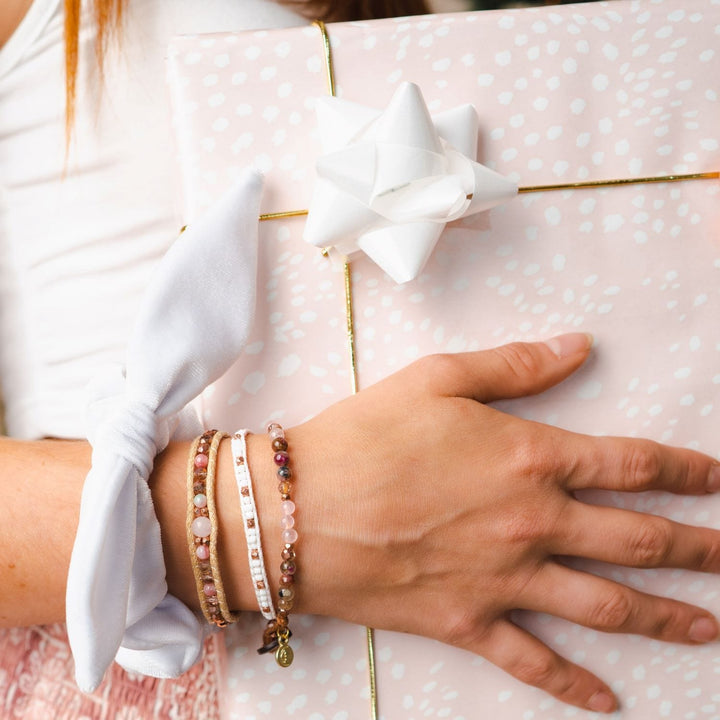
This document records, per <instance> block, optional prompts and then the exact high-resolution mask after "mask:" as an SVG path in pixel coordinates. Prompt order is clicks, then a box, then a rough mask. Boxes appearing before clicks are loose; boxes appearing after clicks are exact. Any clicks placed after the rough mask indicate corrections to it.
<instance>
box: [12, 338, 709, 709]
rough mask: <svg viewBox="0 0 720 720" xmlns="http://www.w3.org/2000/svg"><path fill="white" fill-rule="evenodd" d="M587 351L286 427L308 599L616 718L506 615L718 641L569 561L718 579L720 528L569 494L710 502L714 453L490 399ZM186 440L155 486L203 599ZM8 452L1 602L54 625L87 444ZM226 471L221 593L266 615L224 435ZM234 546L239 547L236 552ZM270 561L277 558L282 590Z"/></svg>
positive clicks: (525, 391) (395, 381) (550, 378)
mask: <svg viewBox="0 0 720 720" xmlns="http://www.w3.org/2000/svg"><path fill="white" fill-rule="evenodd" d="M589 345H590V342H589V339H588V337H587V336H585V335H583V334H572V335H567V336H561V338H559V339H558V338H555V339H553V340H552V341H550V342H549V343H548V344H545V343H533V344H520V343H517V344H512V345H507V346H504V347H501V348H497V349H494V350H488V351H482V352H476V353H465V354H458V355H437V356H431V357H428V358H424V359H422V360H420V361H418V362H415V363H413V364H412V365H410V366H408V367H407V368H405V369H404V370H402V371H400V372H398V373H396V374H394V375H392V376H390V377H389V378H387V379H386V380H384V381H382V382H380V383H378V384H377V385H375V386H372V387H370V388H368V389H366V390H364V391H362V392H361V393H359V394H358V395H356V396H353V397H351V398H348V399H347V400H344V401H342V402H340V403H338V404H336V405H333V406H331V407H330V408H328V409H327V410H325V411H324V412H322V413H320V414H319V415H317V416H316V417H315V418H313V419H312V420H310V421H308V422H306V423H304V424H302V425H299V426H297V427H295V428H291V429H288V430H287V438H288V441H289V444H290V455H291V465H292V468H293V473H294V476H295V478H296V480H297V482H296V485H295V490H294V499H295V501H296V504H297V507H298V511H297V521H298V530H299V532H300V541H299V545H298V554H299V561H300V571H299V576H298V595H299V600H298V603H297V605H296V611H298V612H304V613H314V614H320V615H331V616H335V617H339V618H342V619H345V620H349V621H352V622H356V623H360V624H363V625H370V626H373V627H377V628H385V629H390V630H398V631H403V632H410V633H415V634H418V635H424V636H427V637H432V638H435V639H438V640H441V641H443V642H446V643H449V644H452V645H456V646H458V647H461V648H465V649H466V650H468V651H470V652H473V653H477V654H480V655H483V656H484V657H486V658H488V659H489V660H490V661H492V662H494V663H495V664H497V665H498V666H500V667H501V668H503V669H505V670H506V671H507V672H508V673H510V674H511V675H514V676H515V677H517V678H518V679H520V680H522V681H523V682H526V683H529V684H532V685H535V686H537V687H540V688H542V689H543V690H545V691H547V692H548V693H550V694H552V695H554V696H555V697H557V698H559V699H560V700H562V701H564V702H566V703H570V704H572V705H578V706H580V707H584V708H588V709H593V710H599V711H604V712H609V711H612V710H614V709H616V708H617V700H616V698H615V697H614V696H613V694H612V692H611V690H610V689H609V688H608V686H607V685H606V684H605V683H603V682H602V680H600V679H599V678H597V677H595V676H594V675H592V674H591V673H589V672H588V671H587V670H585V669H583V668H581V667H579V666H577V665H575V664H573V663H571V662H569V661H568V660H566V659H565V658H562V657H561V656H560V655H558V654H556V653H555V652H554V651H553V650H551V649H550V648H548V647H547V646H545V645H544V644H543V643H542V642H540V641H539V640H538V639H537V638H535V637H533V636H532V635H530V634H529V633H527V632H526V631H525V630H523V629H521V628H519V627H518V626H517V625H515V624H513V622H512V620H511V612H512V611H513V610H515V609H526V610H534V611H542V612H546V613H551V614H554V615H557V616H560V617H563V618H567V619H569V620H571V621H573V622H577V623H580V624H583V625H586V626H587V627H591V628H595V629H598V630H603V631H607V632H630V633H638V634H642V635H647V636H650V637H654V638H658V639H662V640H666V641H671V642H680V643H689V644H697V643H701V642H707V641H710V640H713V639H715V638H716V637H717V635H718V626H717V624H716V622H715V620H714V619H713V617H712V616H711V615H710V614H709V613H708V612H707V611H705V610H703V609H701V608H698V607H693V606H691V605H688V604H685V603H681V602H677V601H675V600H671V599H667V598H661V597H656V596H652V595H648V594H644V593H641V592H639V591H637V590H634V589H631V588H629V587H625V586H623V585H620V584H617V583H615V582H612V581H610V580H606V579H604V578H599V577H596V576H593V575H590V574H587V573H584V572H580V571H577V570H574V569H570V568H569V567H567V566H566V565H563V564H562V563H561V562H559V561H558V559H557V558H558V556H577V557H585V558H593V559H598V560H603V561H607V562H611V563H617V564H620V565H626V566H633V567H681V568H691V569H695V570H700V571H704V572H717V571H718V570H720V532H717V531H714V530H710V529H707V528H696V527H690V526H684V525H680V524H677V523H673V522H671V521H669V520H666V519H664V518H660V517H656V516H652V515H645V514H642V513H635V512H629V511H625V510H620V509H615V508H607V507H599V506H591V505H587V504H585V503H583V502H581V501H579V500H578V499H576V497H575V495H574V493H575V492H576V491H578V490H583V489H586V488H602V489H610V490H617V491H626V492H638V491H644V490H649V489H658V490H666V491H668V492H675V493H683V494H691V495H702V494H705V493H708V492H714V491H715V490H717V488H718V485H720V467H719V466H718V463H717V462H716V461H714V460H713V459H712V458H709V457H707V456H705V455H702V454H700V453H697V452H694V451H690V450H686V449H677V448H669V447H666V446H661V445H658V444H656V443H653V442H650V441H647V440H637V439H626V438H612V437H603V438H596V437H589V436H584V435H579V434H574V433H570V432H567V431H564V430H560V429H558V428H553V427H549V426H545V425H542V424H538V423H533V422H529V421H526V420H522V419H519V418H516V417H513V416H510V415H507V414H505V413H502V412H499V411H498V410H496V409H494V408H492V407H489V406H488V405H487V404H486V403H488V402H492V401H495V400H499V399H502V398H511V397H521V396H524V395H530V394H534V393H538V392H541V391H543V390H545V389H547V388H548V387H550V386H552V385H554V384H556V383H558V382H560V381H561V380H563V379H564V378H565V377H567V376H568V375H569V374H570V373H572V372H573V371H574V370H575V369H577V368H578V367H579V366H580V365H581V364H582V363H583V362H584V361H585V359H586V358H587V356H588V353H589ZM188 449H189V444H188V443H173V444H171V445H170V446H169V448H168V449H167V450H166V451H165V452H164V453H163V454H162V455H161V456H160V457H159V458H158V461H157V463H156V466H155V469H154V472H153V475H152V478H151V483H150V486H151V489H152V492H153V498H154V502H155V506H156V511H157V514H158V518H159V520H160V522H161V526H162V531H163V542H164V550H165V557H166V563H167V568H168V583H169V585H170V589H171V591H172V592H173V593H174V594H176V595H177V596H179V597H180V598H181V599H183V600H184V601H185V602H186V603H187V604H188V605H190V606H193V607H196V606H197V598H196V597H195V591H194V588H193V579H192V575H191V571H190V564H189V562H188V550H187V547H186V540H185V528H184V524H185V490H184V485H185V467H186V462H187V453H188ZM0 452H1V453H2V455H3V470H4V472H3V475H2V477H3V486H4V487H3V493H4V497H5V502H6V506H7V507H22V508H23V512H22V517H23V522H22V523H4V524H2V525H0V582H1V583H2V584H3V586H4V587H8V586H10V587H13V588H14V590H13V593H12V594H8V593H4V594H0V623H2V624H3V625H5V626H13V625H23V624H34V623H46V622H53V621H58V620H61V619H62V617H63V613H64V592H65V576H66V573H67V567H68V563H69V555H70V550H71V547H72V539H73V532H74V527H75V525H76V523H77V516H78V505H79V498H80V491H81V485H82V478H83V475H84V474H85V472H86V471H87V469H88V466H89V460H90V450H89V447H88V445H87V444H86V443H84V442H63V441H41V442H35V443H25V442H19V441H14V440H6V439H3V440H1V441H0ZM248 457H249V462H250V467H251V469H252V473H253V479H254V486H255V494H256V502H257V506H258V514H259V517H260V521H261V530H262V534H263V537H264V545H265V552H266V556H267V557H268V558H277V557H279V552H280V538H279V532H278V528H277V518H278V507H277V505H278V497H277V490H276V484H277V482H276V478H275V468H274V466H273V463H272V458H271V453H270V452H269V449H268V440H267V438H266V437H265V436H264V435H253V436H251V437H250V438H249V454H248ZM217 482H218V500H219V508H220V518H219V527H220V558H221V562H222V563H223V565H222V574H223V578H224V582H225V585H226V590H227V592H228V595H229V600H230V603H231V605H232V606H233V607H234V608H237V609H243V610H253V609H254V608H255V598H254V594H253V590H252V587H251V584H250V581H249V578H248V569H247V560H246V554H245V548H244V547H242V546H241V545H239V544H238V543H239V542H241V540H240V539H241V538H242V537H243V533H242V531H241V523H242V518H241V516H240V512H239V498H238V496H237V490H236V489H235V481H234V477H233V472H232V457H231V451H230V444H229V442H227V441H225V442H224V443H223V444H222V445H221V449H220V456H219V473H218V481H217ZM538 507H542V508H543V512H542V513H540V514H539V513H538V512H537V508H538ZM229 538H232V542H233V548H234V551H233V552H232V553H231V552H229V551H228V552H224V547H227V543H228V539H229ZM276 566H277V563H273V562H270V561H269V562H268V571H269V573H270V576H271V583H272V584H273V586H275V585H276V584H277V582H278V576H277V573H278V568H277V567H276ZM348 568H352V572H348ZM476 589H482V592H476V591H475V590H476Z"/></svg>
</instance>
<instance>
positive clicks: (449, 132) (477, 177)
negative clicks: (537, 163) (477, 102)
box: [304, 83, 517, 283]
mask: <svg viewBox="0 0 720 720" xmlns="http://www.w3.org/2000/svg"><path fill="white" fill-rule="evenodd" d="M317 108H318V123H319V126H320V137H321V139H322V143H323V155H322V156H321V157H320V158H319V159H318V163H317V175H318V179H317V182H316V185H315V190H314V194H313V198H312V201H311V204H310V209H309V214H308V219H307V223H306V226H305V233H304V237H305V239H306V240H307V241H308V242H310V243H312V244H313V245H316V246H318V247H324V248H332V249H334V250H335V251H337V252H338V253H339V254H341V255H343V256H347V255H350V254H352V253H353V252H356V251H357V250H363V251H364V252H365V253H366V254H368V255H369V256H370V257H371V258H372V259H373V260H374V261H375V262H376V263H377V264H378V265H379V266H380V267H381V268H382V269H383V270H385V272H387V273H388V274H389V275H390V276H391V277H392V278H393V280H395V282H398V283H403V282H407V281H409V280H412V279H414V278H415V277H417V275H418V274H419V273H420V272H421V271H422V269H423V267H424V265H425V263H426V262H427V259H428V258H429V257H430V255H431V254H432V251H433V249H434V247H435V244H436V243H437V241H438V239H439V237H440V235H441V234H442V231H443V229H444V226H445V224H446V223H448V222H451V221H453V220H457V219H459V218H461V217H466V216H468V215H471V214H473V213H476V212H480V211H482V210H487V209H489V208H491V207H493V206H495V205H498V204H499V203H501V202H504V201H505V200H509V199H510V198H512V197H514V196H515V195H516V194H517V185H516V184H515V183H514V182H512V181H510V180H508V179H507V178H505V177H503V176H502V175H499V174H498V173H496V172H494V171H492V170H490V169H489V168H486V167H484V166H483V165H480V164H479V163H477V162H475V160H474V158H475V156H476V152H477V130H478V120H477V113H476V112H475V109H474V108H473V107H472V106H471V105H463V106H460V107H459V108H455V109H453V110H450V111H447V112H444V113H442V114H441V115H438V116H437V117H431V116H430V114H429V112H428V110H427V106H426V105H425V101H424V100H423V97H422V93H421V92H420V89H419V88H418V86H417V85H414V84H413V83H402V84H401V85H400V86H399V87H398V89H397V91H396V92H395V95H394V96H393V98H392V100H391V101H390V104H389V105H388V107H387V109H386V110H384V111H378V110H375V111H373V110H372V109H370V108H366V107H364V106H360V105H357V104H356V103H349V102H346V101H344V100H340V99H338V98H335V97H326V98H321V99H319V100H318V103H317Z"/></svg>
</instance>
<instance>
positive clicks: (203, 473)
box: [193, 467, 207, 478]
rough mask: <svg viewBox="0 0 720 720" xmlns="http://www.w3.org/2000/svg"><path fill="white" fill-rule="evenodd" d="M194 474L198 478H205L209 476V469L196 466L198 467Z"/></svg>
mask: <svg viewBox="0 0 720 720" xmlns="http://www.w3.org/2000/svg"><path fill="white" fill-rule="evenodd" d="M193 475H194V476H195V477H196V478H204V477H207V469H206V468H199V467H196V468H195V469H194V470H193Z"/></svg>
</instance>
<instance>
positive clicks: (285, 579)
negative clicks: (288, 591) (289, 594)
mask: <svg viewBox="0 0 720 720" xmlns="http://www.w3.org/2000/svg"><path fill="white" fill-rule="evenodd" d="M280 583H281V584H282V585H285V586H287V585H294V584H295V576H294V575H281V576H280Z"/></svg>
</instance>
